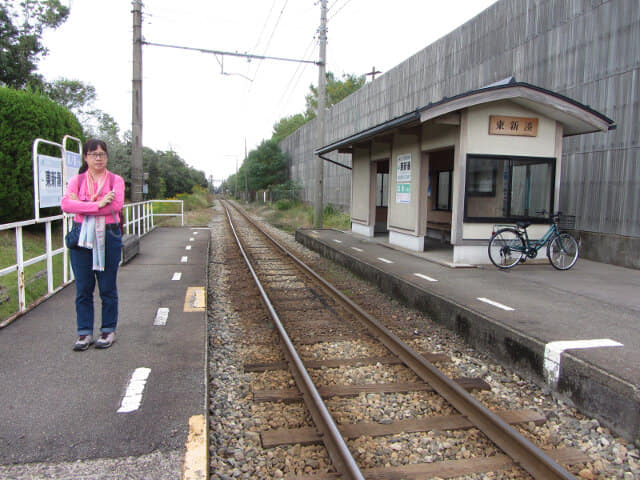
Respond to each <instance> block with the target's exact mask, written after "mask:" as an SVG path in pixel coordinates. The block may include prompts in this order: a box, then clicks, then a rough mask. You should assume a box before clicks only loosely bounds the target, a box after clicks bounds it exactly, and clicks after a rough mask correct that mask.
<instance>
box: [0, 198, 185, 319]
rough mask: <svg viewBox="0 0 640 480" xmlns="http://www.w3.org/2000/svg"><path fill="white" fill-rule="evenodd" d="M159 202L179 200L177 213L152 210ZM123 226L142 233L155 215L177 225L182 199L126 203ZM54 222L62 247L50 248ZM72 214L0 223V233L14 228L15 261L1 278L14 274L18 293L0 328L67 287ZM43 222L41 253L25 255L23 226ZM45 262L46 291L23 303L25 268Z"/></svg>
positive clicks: (0, 270)
mask: <svg viewBox="0 0 640 480" xmlns="http://www.w3.org/2000/svg"><path fill="white" fill-rule="evenodd" d="M162 203H179V204H180V212H179V213H177V212H176V213H155V214H154V212H153V210H154V209H153V206H154V204H162ZM123 216H124V219H123V226H124V231H125V234H130V235H137V236H140V237H142V236H144V235H146V234H147V233H149V232H151V231H152V230H153V229H154V228H155V225H154V216H155V217H180V226H184V202H183V201H182V200H147V201H146V202H137V203H129V204H127V205H125V206H124V207H123ZM56 222H60V223H61V224H62V239H61V240H62V242H61V244H62V246H61V247H60V248H55V249H54V248H53V239H52V233H51V232H52V225H53V224H54V223H56ZM72 222H73V215H70V214H63V215H57V216H54V217H47V218H40V219H37V220H36V219H32V220H25V221H22V222H14V223H6V224H2V225H0V232H2V231H5V230H14V231H15V252H16V257H15V258H16V263H15V264H13V265H9V266H7V267H4V268H0V278H2V277H5V276H8V275H11V274H13V273H17V285H16V288H17V294H18V310H17V312H14V313H13V314H12V315H10V316H9V317H7V318H6V319H4V320H3V319H2V318H0V328H2V327H5V326H7V325H8V324H9V323H11V322H12V321H13V320H15V319H16V318H17V317H19V316H20V315H22V314H23V313H25V312H26V311H28V310H29V309H31V308H33V307H34V306H36V305H38V304H39V303H41V302H42V301H43V300H45V299H46V298H49V297H50V296H51V295H53V294H55V293H57V292H58V291H60V290H61V289H62V288H64V287H65V286H67V285H68V284H69V283H70V282H71V281H72V280H73V273H72V271H71V269H70V268H69V267H70V264H69V250H68V249H67V247H66V245H65V243H64V237H65V235H66V234H67V232H68V231H69V229H70V228H71V226H72ZM37 224H44V225H45V245H44V250H45V252H44V253H43V254H42V255H37V256H34V257H32V258H26V259H25V258H24V257H25V250H24V241H23V228H25V227H28V226H31V225H37ZM56 255H62V265H63V267H62V283H61V284H60V285H58V286H55V285H54V279H53V274H54V272H53V270H54V269H53V258H54V257H55V256H56ZM42 261H46V277H47V292H46V294H44V295H42V296H40V297H39V298H38V299H36V300H35V301H34V302H32V303H31V304H30V305H27V304H26V302H27V300H26V286H27V281H26V279H25V268H26V267H29V266H31V265H35V264H37V263H38V262H42Z"/></svg>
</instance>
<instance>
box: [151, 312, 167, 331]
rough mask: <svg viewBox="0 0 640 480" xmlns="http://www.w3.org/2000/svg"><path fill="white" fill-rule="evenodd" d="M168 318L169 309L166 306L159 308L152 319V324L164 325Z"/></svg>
mask: <svg viewBox="0 0 640 480" xmlns="http://www.w3.org/2000/svg"><path fill="white" fill-rule="evenodd" d="M168 319H169V309H168V308H164V307H163V308H159V309H158V311H157V312H156V318H155V319H154V320H153V324H154V325H156V326H161V327H163V326H165V325H166V324H167V320H168Z"/></svg>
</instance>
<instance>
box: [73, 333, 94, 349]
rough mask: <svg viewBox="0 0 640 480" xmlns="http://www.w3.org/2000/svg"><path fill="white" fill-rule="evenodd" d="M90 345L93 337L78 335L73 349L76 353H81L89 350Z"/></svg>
mask: <svg viewBox="0 0 640 480" xmlns="http://www.w3.org/2000/svg"><path fill="white" fill-rule="evenodd" d="M92 343H93V337H92V336H91V335H80V336H79V337H78V339H77V340H76V343H74V344H73V349H74V350H75V351H76V352H82V351H84V350H86V349H87V348H89V346H90V345H91V344H92Z"/></svg>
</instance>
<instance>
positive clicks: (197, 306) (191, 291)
mask: <svg viewBox="0 0 640 480" xmlns="http://www.w3.org/2000/svg"><path fill="white" fill-rule="evenodd" d="M206 308H207V296H206V295H205V293H204V287H188V288H187V294H186V295H185V297H184V311H185V312H204V311H205V309H206Z"/></svg>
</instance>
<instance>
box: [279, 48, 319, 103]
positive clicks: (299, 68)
mask: <svg viewBox="0 0 640 480" xmlns="http://www.w3.org/2000/svg"><path fill="white" fill-rule="evenodd" d="M315 40H316V37H315V36H313V37H312V38H311V42H309V45H307V48H306V50H305V52H304V55H303V56H302V58H304V59H305V60H306V59H307V58H308V57H309V55H311V54H313V52H312V51H311V47H313V44H314V42H315ZM306 69H307V64H305V65H303V64H299V65H298V66H297V67H296V70H295V72H293V75H292V76H291V79H290V80H289V83H288V84H287V86H286V87H285V90H284V92H283V93H282V96H281V97H280V102H279V103H280V104H281V105H283V103H284V104H286V103H288V102H289V98H287V99H286V102H283V100H285V96H286V95H287V94H288V93H289V91H290V90H291V92H293V91H294V90H295V88H296V87H297V86H298V83H299V82H300V79H301V78H302V75H303V74H304V72H305V71H306ZM296 76H297V77H298V78H297V80H296ZM294 80H295V83H294ZM292 84H293V86H292ZM290 87H291V89H290ZM283 110H284V105H283V107H282V109H281V110H280V113H282V111H283Z"/></svg>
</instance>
